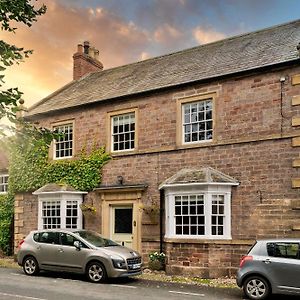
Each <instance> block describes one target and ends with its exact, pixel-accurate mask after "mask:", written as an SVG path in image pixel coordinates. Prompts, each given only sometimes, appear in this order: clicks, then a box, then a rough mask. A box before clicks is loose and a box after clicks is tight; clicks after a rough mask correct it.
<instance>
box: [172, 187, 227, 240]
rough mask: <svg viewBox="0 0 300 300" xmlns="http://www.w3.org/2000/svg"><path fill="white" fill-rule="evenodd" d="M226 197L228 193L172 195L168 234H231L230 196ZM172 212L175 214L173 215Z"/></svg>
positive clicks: (186, 235) (205, 236) (217, 235)
mask: <svg viewBox="0 0 300 300" xmlns="http://www.w3.org/2000/svg"><path fill="white" fill-rule="evenodd" d="M225 198H226V194H214V193H197V194H196V193H193V192H191V193H189V194H187V193H185V194H182V195H179V194H177V195H174V196H173V195H172V196H171V197H170V199H172V200H171V201H170V206H169V207H170V211H169V212H168V214H169V216H170V218H169V222H170V225H169V228H170V229H171V230H170V233H169V235H171V236H176V237H193V238H196V237H198V238H200V237H202V238H227V237H228V236H229V235H230V209H229V207H230V198H229V197H228V196H227V200H225ZM173 201H174V202H173ZM173 205H174V206H173ZM173 214H174V218H172V217H171V216H172V215H173ZM172 228H174V232H173V233H172V232H171V231H172V230H173V229H172Z"/></svg>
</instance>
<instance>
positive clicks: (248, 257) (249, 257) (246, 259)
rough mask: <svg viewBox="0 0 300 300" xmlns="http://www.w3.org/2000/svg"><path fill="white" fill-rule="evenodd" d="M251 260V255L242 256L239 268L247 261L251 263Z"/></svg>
mask: <svg viewBox="0 0 300 300" xmlns="http://www.w3.org/2000/svg"><path fill="white" fill-rule="evenodd" d="M251 260H253V256H251V255H246V256H243V257H242V259H241V261H240V268H241V267H242V266H243V265H244V264H245V263H246V262H247V261H251Z"/></svg>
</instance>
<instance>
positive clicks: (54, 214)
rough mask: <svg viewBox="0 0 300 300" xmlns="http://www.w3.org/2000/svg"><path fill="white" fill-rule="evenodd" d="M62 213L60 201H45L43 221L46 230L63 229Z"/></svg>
mask: <svg viewBox="0 0 300 300" xmlns="http://www.w3.org/2000/svg"><path fill="white" fill-rule="evenodd" d="M60 211H61V210H60V201H43V204H42V220H43V228H44V229H51V228H60V227H61V213H60Z"/></svg>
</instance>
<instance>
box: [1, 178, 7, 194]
mask: <svg viewBox="0 0 300 300" xmlns="http://www.w3.org/2000/svg"><path fill="white" fill-rule="evenodd" d="M6 178H7V180H5V179H6ZM0 187H1V190H0V195H2V194H7V191H8V174H0ZM2 189H3V191H2Z"/></svg>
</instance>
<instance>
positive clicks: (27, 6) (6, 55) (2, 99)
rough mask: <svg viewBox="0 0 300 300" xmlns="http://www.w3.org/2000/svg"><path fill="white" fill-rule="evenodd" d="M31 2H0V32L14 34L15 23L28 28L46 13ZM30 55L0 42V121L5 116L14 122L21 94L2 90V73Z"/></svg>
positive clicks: (6, 0)
mask: <svg viewBox="0 0 300 300" xmlns="http://www.w3.org/2000/svg"><path fill="white" fill-rule="evenodd" d="M31 2H32V1H30V0H13V1H12V0H0V26H1V31H7V32H10V33H12V34H14V33H15V31H16V29H17V28H16V27H14V25H15V24H16V23H17V22H19V23H23V24H25V25H26V26H29V27H30V26H31V25H32V23H33V22H36V21H37V16H40V15H42V14H44V13H45V12H46V6H45V5H42V6H41V7H40V8H38V9H36V8H35V7H34V6H33V5H32V4H31ZM12 23H13V24H12ZM31 53H32V50H24V49H23V48H21V47H17V46H15V45H10V44H8V43H6V42H5V41H3V40H0V119H1V118H3V117H5V116H6V117H8V119H9V120H11V121H13V122H14V121H16V111H17V102H18V101H19V100H20V99H21V96H22V94H23V93H22V92H21V91H19V89H18V88H9V89H7V90H3V89H2V86H3V83H4V74H3V73H4V71H5V70H6V69H7V67H9V66H12V65H13V64H19V63H20V62H22V61H23V59H24V58H26V57H28V56H29V55H30V54H31Z"/></svg>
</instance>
